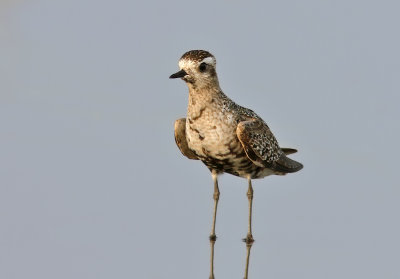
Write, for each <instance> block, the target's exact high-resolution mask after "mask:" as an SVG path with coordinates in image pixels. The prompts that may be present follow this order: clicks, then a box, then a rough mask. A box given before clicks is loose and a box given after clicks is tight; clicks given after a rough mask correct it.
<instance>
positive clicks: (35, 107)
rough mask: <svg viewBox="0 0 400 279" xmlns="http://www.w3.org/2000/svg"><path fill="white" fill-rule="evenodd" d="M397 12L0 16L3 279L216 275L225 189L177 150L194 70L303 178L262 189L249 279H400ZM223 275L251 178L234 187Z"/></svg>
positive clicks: (46, 4)
mask: <svg viewBox="0 0 400 279" xmlns="http://www.w3.org/2000/svg"><path fill="white" fill-rule="evenodd" d="M399 9H400V4H399V2H398V1H361V0H360V1H355V0H350V1H349V0H347V1H320V0H314V1H311V0H306V1H275V2H265V1H263V2H259V3H247V4H246V5H243V4H238V3H234V2H233V1H229V2H228V1H219V2H216V1H202V2H196V3H191V2H188V1H181V2H178V1H147V2H146V3H144V2H143V3H142V2H141V3H140V4H138V3H137V2H136V1H120V0H116V1H98V0H96V1H94V0H83V1H82V0H80V1H76V0H69V1H50V0H47V1H45V0H38V1H22V0H20V1H2V2H0V45H1V48H0V61H1V63H0V76H1V78H0V127H1V128H0V154H1V157H0V185H1V186H0V247H1V250H0V278H5V279H6V278H7V279H11V278H12V279H23V278H38V279H39V278H40V279H47V278H48V279H50V278H51V279H53V278H57V279H63V278H65V279H70V278H96V279H101V278H151V279H152V278H208V270H209V267H208V266H209V259H208V258H209V242H208V235H209V232H210V229H211V216H212V202H213V201H212V191H213V189H212V180H211V177H210V175H209V172H208V170H207V169H206V167H204V166H203V165H202V164H201V163H199V162H198V161H189V160H187V159H186V158H184V157H183V156H182V155H181V154H180V152H179V150H178V149H177V147H176V146H175V142H174V138H173V123H174V120H175V119H177V118H180V117H183V116H184V115H185V113H186V105H187V104H186V103H187V88H186V85H185V84H184V83H183V82H182V81H180V80H169V79H168V77H169V75H170V74H172V73H174V72H176V71H177V70H178V66H177V62H178V59H179V58H180V56H181V55H182V54H183V53H184V52H185V51H187V50H190V49H206V50H209V51H210V52H212V53H213V54H214V55H215V56H216V58H217V63H218V65H217V70H218V73H219V79H220V84H221V87H222V89H223V90H224V92H225V93H226V94H227V95H228V96H230V97H231V98H232V99H233V100H235V101H236V102H237V103H239V104H241V105H244V106H247V107H250V108H251V109H253V110H254V111H256V112H257V114H259V115H260V116H261V117H263V119H264V120H265V121H266V122H267V123H268V124H269V126H270V128H271V129H272V131H273V132H274V134H275V135H276V137H277V139H278V140H279V142H280V145H281V146H287V147H294V148H297V149H299V153H298V154H296V155H293V158H294V159H296V160H298V161H300V162H302V163H303V164H304V166H305V168H304V169H303V170H302V171H301V172H299V173H296V174H292V175H287V176H285V177H267V178H266V179H263V180H256V181H254V191H255V200H254V221H253V222H254V227H253V231H254V237H255V239H256V242H255V244H254V246H253V250H252V258H251V263H250V268H251V270H250V278H276V279H287V278H307V279H311V278H318V279H320V278H324V279H330V278H334V279H337V278H343V279H346V278H349V279H350V278H364V279H369V278H371V279H372V278H385V279H391V278H393V279H394V278H396V279H397V278H399V277H400V267H399V265H398V264H399V260H400V252H399V251H400V241H399V235H400V225H399V222H398V220H399V216H398V215H399V210H400V206H399V194H400V189H399V184H400V183H399V179H398V177H397V172H398V171H397V168H398V158H399V155H400V154H399V151H398V147H397V146H398V143H399V141H400V132H399V124H398V120H399V119H400V110H399V102H400V97H399V93H400V84H399V83H400V55H399V49H400V37H399V35H398V34H399V26H400V20H399V16H398V11H399ZM220 190H221V199H220V206H219V212H218V219H217V236H218V241H217V243H216V259H215V262H216V268H215V274H216V277H217V278H242V277H243V272H244V260H245V245H244V243H242V242H241V238H243V237H245V235H246V230H247V223H246V222H247V198H246V190H247V189H246V181H245V180H244V179H240V178H237V177H233V176H230V175H224V176H222V177H221V179H220Z"/></svg>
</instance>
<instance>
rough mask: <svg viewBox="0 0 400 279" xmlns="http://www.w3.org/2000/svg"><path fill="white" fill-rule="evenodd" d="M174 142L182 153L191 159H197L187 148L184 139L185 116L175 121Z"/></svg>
mask: <svg viewBox="0 0 400 279" xmlns="http://www.w3.org/2000/svg"><path fill="white" fill-rule="evenodd" d="M175 142H176V145H177V146H178V148H179V150H180V151H181V152H182V154H183V155H185V156H186V157H188V158H189V159H192V160H198V159H199V158H197V156H196V154H194V152H193V151H192V150H190V149H189V146H188V144H187V140H186V118H180V119H177V120H176V121H175Z"/></svg>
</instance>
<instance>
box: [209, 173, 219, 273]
mask: <svg viewBox="0 0 400 279" xmlns="http://www.w3.org/2000/svg"><path fill="white" fill-rule="evenodd" d="M212 178H213V181H214V195H213V198H214V214H213V222H212V228H211V234H210V245H211V255H210V264H211V267H210V279H214V278H215V277H214V245H215V241H216V240H217V236H216V235H215V222H216V219H217V206H218V200H219V189H218V175H217V173H216V172H214V171H213V172H212Z"/></svg>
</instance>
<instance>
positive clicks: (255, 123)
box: [236, 119, 303, 173]
mask: <svg viewBox="0 0 400 279" xmlns="http://www.w3.org/2000/svg"><path fill="white" fill-rule="evenodd" d="M236 135H237V137H238V138H239V141H240V142H241V144H242V146H243V149H244V151H245V152H246V155H247V157H249V159H250V160H251V161H253V163H254V164H256V165H258V166H261V167H266V168H269V169H272V170H275V171H277V172H283V173H287V172H296V171H298V170H300V169H301V168H303V165H302V164H300V163H299V162H296V161H294V160H292V159H290V158H288V157H286V155H285V152H284V151H283V150H282V149H281V148H280V147H279V144H278V141H277V140H276V139H275V137H274V135H273V134H272V132H271V130H270V129H269V128H268V126H267V124H265V122H264V121H262V120H260V119H251V120H247V121H242V122H240V123H239V124H238V126H237V129H236ZM286 151H287V152H288V153H290V152H291V153H293V149H290V150H288V149H286Z"/></svg>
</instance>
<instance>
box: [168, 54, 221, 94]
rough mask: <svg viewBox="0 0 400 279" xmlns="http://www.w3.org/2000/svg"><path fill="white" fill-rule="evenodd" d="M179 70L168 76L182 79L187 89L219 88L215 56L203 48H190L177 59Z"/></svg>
mask: <svg viewBox="0 0 400 279" xmlns="http://www.w3.org/2000/svg"><path fill="white" fill-rule="evenodd" d="M179 68H180V71H179V72H177V73H175V74H173V75H171V76H170V77H169V78H181V79H183V80H184V81H185V82H186V83H187V85H188V86H189V89H205V88H207V87H209V88H219V84H218V77H217V72H216V60H215V57H214V56H213V55H212V54H211V53H209V52H208V51H205V50H190V51H188V52H186V53H185V54H184V55H182V57H181V59H179Z"/></svg>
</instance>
